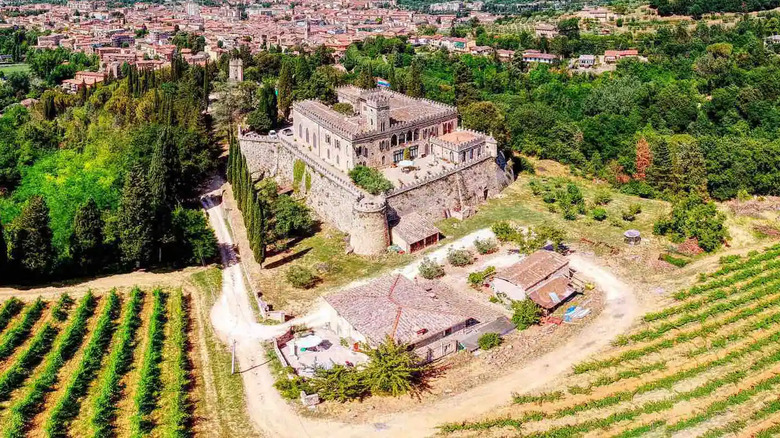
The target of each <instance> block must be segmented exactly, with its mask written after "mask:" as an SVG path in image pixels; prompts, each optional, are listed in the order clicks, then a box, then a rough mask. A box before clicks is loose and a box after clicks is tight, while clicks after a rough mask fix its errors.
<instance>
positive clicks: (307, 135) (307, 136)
mask: <svg viewBox="0 0 780 438" xmlns="http://www.w3.org/2000/svg"><path fill="white" fill-rule="evenodd" d="M308 142H309V128H306V143H308Z"/></svg>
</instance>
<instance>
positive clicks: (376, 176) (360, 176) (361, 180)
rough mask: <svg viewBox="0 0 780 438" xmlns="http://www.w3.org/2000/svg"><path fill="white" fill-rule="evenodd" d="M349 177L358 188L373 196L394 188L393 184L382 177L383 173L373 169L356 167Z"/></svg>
mask: <svg viewBox="0 0 780 438" xmlns="http://www.w3.org/2000/svg"><path fill="white" fill-rule="evenodd" d="M349 177H350V178H352V182H354V183H355V184H356V185H357V186H358V187H361V188H363V189H364V190H365V191H367V192H368V193H371V194H372V195H378V194H380V193H384V192H386V191H388V190H390V189H392V188H393V184H392V183H391V182H390V181H388V180H387V178H385V176H384V175H382V172H380V171H378V170H376V169H373V168H371V167H367V166H355V167H354V168H353V169H352V170H350V171H349Z"/></svg>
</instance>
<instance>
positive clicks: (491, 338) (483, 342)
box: [477, 333, 501, 350]
mask: <svg viewBox="0 0 780 438" xmlns="http://www.w3.org/2000/svg"><path fill="white" fill-rule="evenodd" d="M477 344H478V345H479V348H480V349H482V350H490V349H491V348H493V347H498V346H499V345H501V336H500V335H499V334H498V333H485V334H484V335H482V336H480V337H479V340H478V341H477Z"/></svg>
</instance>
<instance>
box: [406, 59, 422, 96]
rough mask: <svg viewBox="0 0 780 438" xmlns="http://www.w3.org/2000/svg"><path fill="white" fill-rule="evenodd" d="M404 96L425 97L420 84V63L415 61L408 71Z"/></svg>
mask: <svg viewBox="0 0 780 438" xmlns="http://www.w3.org/2000/svg"><path fill="white" fill-rule="evenodd" d="M406 94H408V95H409V96H411V97H425V88H424V87H423V82H422V66H420V61H418V60H417V59H415V60H414V61H412V66H411V68H410V69H409V75H408V76H407V82H406Z"/></svg>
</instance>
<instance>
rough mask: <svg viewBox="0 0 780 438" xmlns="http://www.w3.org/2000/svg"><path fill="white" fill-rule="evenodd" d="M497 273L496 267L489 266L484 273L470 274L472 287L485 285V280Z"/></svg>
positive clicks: (469, 279)
mask: <svg viewBox="0 0 780 438" xmlns="http://www.w3.org/2000/svg"><path fill="white" fill-rule="evenodd" d="M495 273H496V268H495V267H494V266H488V267H487V268H485V270H484V271H477V272H472V273H471V274H469V278H468V282H469V284H470V285H471V286H472V287H480V286H482V285H483V284H484V283H485V279H486V278H488V277H490V276H491V275H493V274H495Z"/></svg>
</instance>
